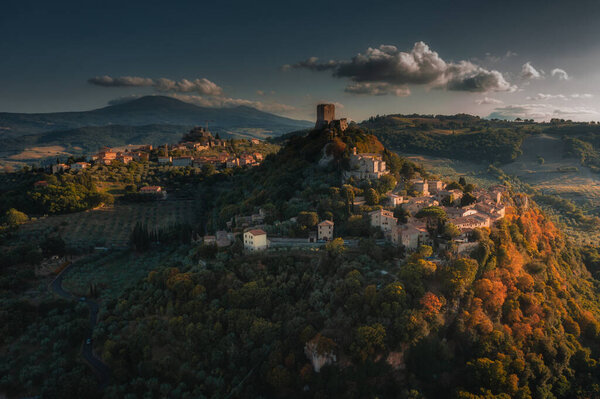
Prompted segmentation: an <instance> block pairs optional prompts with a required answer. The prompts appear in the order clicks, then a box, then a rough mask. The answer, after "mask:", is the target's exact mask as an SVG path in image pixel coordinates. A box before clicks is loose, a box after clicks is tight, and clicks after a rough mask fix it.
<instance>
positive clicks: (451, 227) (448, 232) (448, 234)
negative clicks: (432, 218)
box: [442, 223, 460, 240]
mask: <svg viewBox="0 0 600 399" xmlns="http://www.w3.org/2000/svg"><path fill="white" fill-rule="evenodd" d="M442 235H443V236H444V238H445V239H447V240H451V239H453V238H456V237H458V236H459V235H460V229H459V228H458V227H456V225H455V224H453V223H446V224H444V228H443V230H442Z"/></svg>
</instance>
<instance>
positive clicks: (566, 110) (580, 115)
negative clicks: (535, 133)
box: [488, 103, 600, 121]
mask: <svg viewBox="0 0 600 399" xmlns="http://www.w3.org/2000/svg"><path fill="white" fill-rule="evenodd" d="M599 117H600V112H598V111H597V110H596V109H593V108H586V107H557V106H554V105H550V104H540V103H536V104H514V105H506V106H504V107H498V108H495V109H494V110H493V111H492V113H491V114H490V115H489V116H488V118H497V119H509V120H512V119H515V118H521V119H535V120H536V121H549V120H550V119H552V118H561V119H572V120H580V121H587V120H596V119H598V118H599Z"/></svg>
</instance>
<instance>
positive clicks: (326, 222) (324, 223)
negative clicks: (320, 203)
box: [319, 220, 334, 226]
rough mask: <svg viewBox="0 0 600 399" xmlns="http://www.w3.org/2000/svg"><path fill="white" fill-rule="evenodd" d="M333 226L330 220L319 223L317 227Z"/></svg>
mask: <svg viewBox="0 0 600 399" xmlns="http://www.w3.org/2000/svg"><path fill="white" fill-rule="evenodd" d="M333 224H334V223H333V222H332V221H331V220H323V221H322V222H321V223H319V226H322V225H330V226H333Z"/></svg>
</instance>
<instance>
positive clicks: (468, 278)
mask: <svg viewBox="0 0 600 399" xmlns="http://www.w3.org/2000/svg"><path fill="white" fill-rule="evenodd" d="M477 268H478V264H477V261H476V260H474V259H470V258H461V259H456V260H455V261H454V262H452V264H451V265H449V266H447V267H446V268H445V269H444V271H445V283H446V288H447V289H448V291H449V292H450V293H451V294H452V295H461V294H462V293H463V292H464V291H465V290H466V289H467V288H468V287H470V286H471V284H473V281H474V280H475V276H476V274H477Z"/></svg>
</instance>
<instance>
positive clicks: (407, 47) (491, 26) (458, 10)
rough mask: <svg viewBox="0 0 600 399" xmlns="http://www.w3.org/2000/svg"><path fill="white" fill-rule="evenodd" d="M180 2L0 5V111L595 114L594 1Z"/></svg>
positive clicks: (597, 16)
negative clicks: (319, 106) (148, 100)
mask: <svg viewBox="0 0 600 399" xmlns="http://www.w3.org/2000/svg"><path fill="white" fill-rule="evenodd" d="M187 3H188V2H178V1H170V2H152V1H144V2H137V1H127V2H124V1H119V2H111V1H102V2H100V1H96V2H94V1H77V2H66V1H55V2H41V1H12V0H9V1H4V2H3V4H2V12H0V37H2V40H1V41H0V58H1V61H0V111H10V112H50V111H74V110H85V109H92V108H97V107H100V106H105V105H106V104H108V103H109V102H110V101H113V100H115V99H121V98H130V97H131V98H133V97H135V96H140V95H145V94H164V95H172V96H176V97H178V98H181V99H184V100H187V101H191V102H195V103H197V104H201V105H208V106H232V105H236V104H246V105H250V106H255V107H257V108H259V109H264V110H267V111H272V112H276V113H279V114H282V115H287V116H292V117H296V118H303V119H313V118H314V105H315V104H316V103H318V102H321V101H330V102H335V103H337V104H339V107H338V114H340V115H342V116H347V117H349V118H351V119H354V120H362V119H364V118H367V117H368V116H370V115H375V114H389V113H413V112H417V113H457V112H468V113H472V114H477V115H481V116H489V115H492V116H498V117H517V116H519V117H522V118H524V117H527V118H529V117H531V118H535V119H537V120H544V119H545V120H548V119H549V118H550V117H562V118H565V119H569V118H570V119H577V120H600V100H599V99H600V92H599V91H598V90H597V89H596V88H597V87H600V69H599V68H597V65H600V64H599V62H600V42H599V41H598V40H597V38H598V37H600V24H598V20H600V2H594V1H577V2H576V3H577V5H576V6H575V5H574V4H573V3H575V2H566V1H553V0H550V1H510V0H509V1H486V2H482V1H427V2H416V1H411V2H398V1H377V0H374V1H370V2H364V1H361V2H354V1H347V2H339V1H336V2H328V1H295V2H281V1H278V2H271V1H257V2H249V1H220V2H218V3H217V2H206V1H202V2H197V3H196V4H192V5H190V4H187ZM287 3H291V4H287ZM369 49H370V50H369ZM310 57H317V59H316V60H315V59H312V60H311V59H310ZM307 60H308V61H307ZM286 65H287V67H284V66H286ZM124 77H127V78H128V79H123V78H124ZM131 78H135V79H131ZM90 82H91V83H90Z"/></svg>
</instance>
